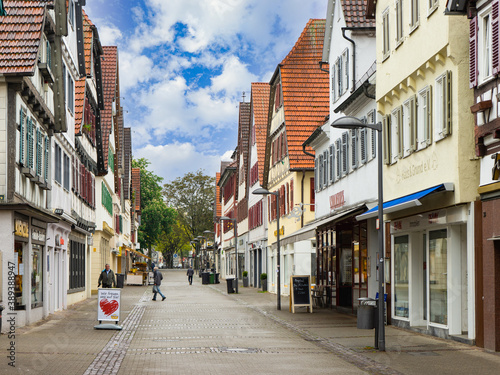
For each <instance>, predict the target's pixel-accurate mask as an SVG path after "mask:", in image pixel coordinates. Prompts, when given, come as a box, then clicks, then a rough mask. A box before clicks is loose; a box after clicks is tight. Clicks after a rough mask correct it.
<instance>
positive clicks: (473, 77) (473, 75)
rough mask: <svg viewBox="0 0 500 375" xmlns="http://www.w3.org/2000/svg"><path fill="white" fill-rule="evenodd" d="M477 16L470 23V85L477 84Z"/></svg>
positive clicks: (471, 86)
mask: <svg viewBox="0 0 500 375" xmlns="http://www.w3.org/2000/svg"><path fill="white" fill-rule="evenodd" d="M477 19H478V18H477V16H476V17H474V18H473V19H471V20H470V23H469V58H470V60H469V87H470V88H473V87H475V86H477V76H478V71H477V26H478V24H477Z"/></svg>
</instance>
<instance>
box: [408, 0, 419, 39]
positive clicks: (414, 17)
mask: <svg viewBox="0 0 500 375" xmlns="http://www.w3.org/2000/svg"><path fill="white" fill-rule="evenodd" d="M409 5H410V6H409V8H410V9H409V10H410V19H409V21H410V34H411V33H412V32H413V31H414V30H415V29H416V28H417V27H418V25H419V24H420V0H410V2H409Z"/></svg>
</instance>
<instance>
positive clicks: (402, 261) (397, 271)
mask: <svg viewBox="0 0 500 375" xmlns="http://www.w3.org/2000/svg"><path fill="white" fill-rule="evenodd" d="M408 237H409V236H407V235H406V236H399V237H394V315H395V316H399V317H403V318H408V317H409V308H408V307H409V294H408Z"/></svg>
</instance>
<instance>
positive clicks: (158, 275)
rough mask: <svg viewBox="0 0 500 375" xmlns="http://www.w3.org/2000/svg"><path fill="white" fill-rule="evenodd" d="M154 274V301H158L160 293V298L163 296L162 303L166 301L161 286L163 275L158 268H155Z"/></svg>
mask: <svg viewBox="0 0 500 375" xmlns="http://www.w3.org/2000/svg"><path fill="white" fill-rule="evenodd" d="M153 272H154V274H153V280H154V283H155V285H153V293H154V294H153V301H156V294H157V293H160V296H161V300H162V301H165V298H167V297H165V296H164V295H163V293H162V292H161V291H160V285H161V281H162V280H163V275H162V274H161V272H160V271H158V267H155V270H154V271H153Z"/></svg>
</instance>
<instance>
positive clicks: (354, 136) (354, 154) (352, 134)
mask: <svg viewBox="0 0 500 375" xmlns="http://www.w3.org/2000/svg"><path fill="white" fill-rule="evenodd" d="M349 140H350V142H351V170H352V171H354V170H355V169H357V168H358V159H359V157H358V153H359V142H358V130H357V129H351V130H350V131H349Z"/></svg>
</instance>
